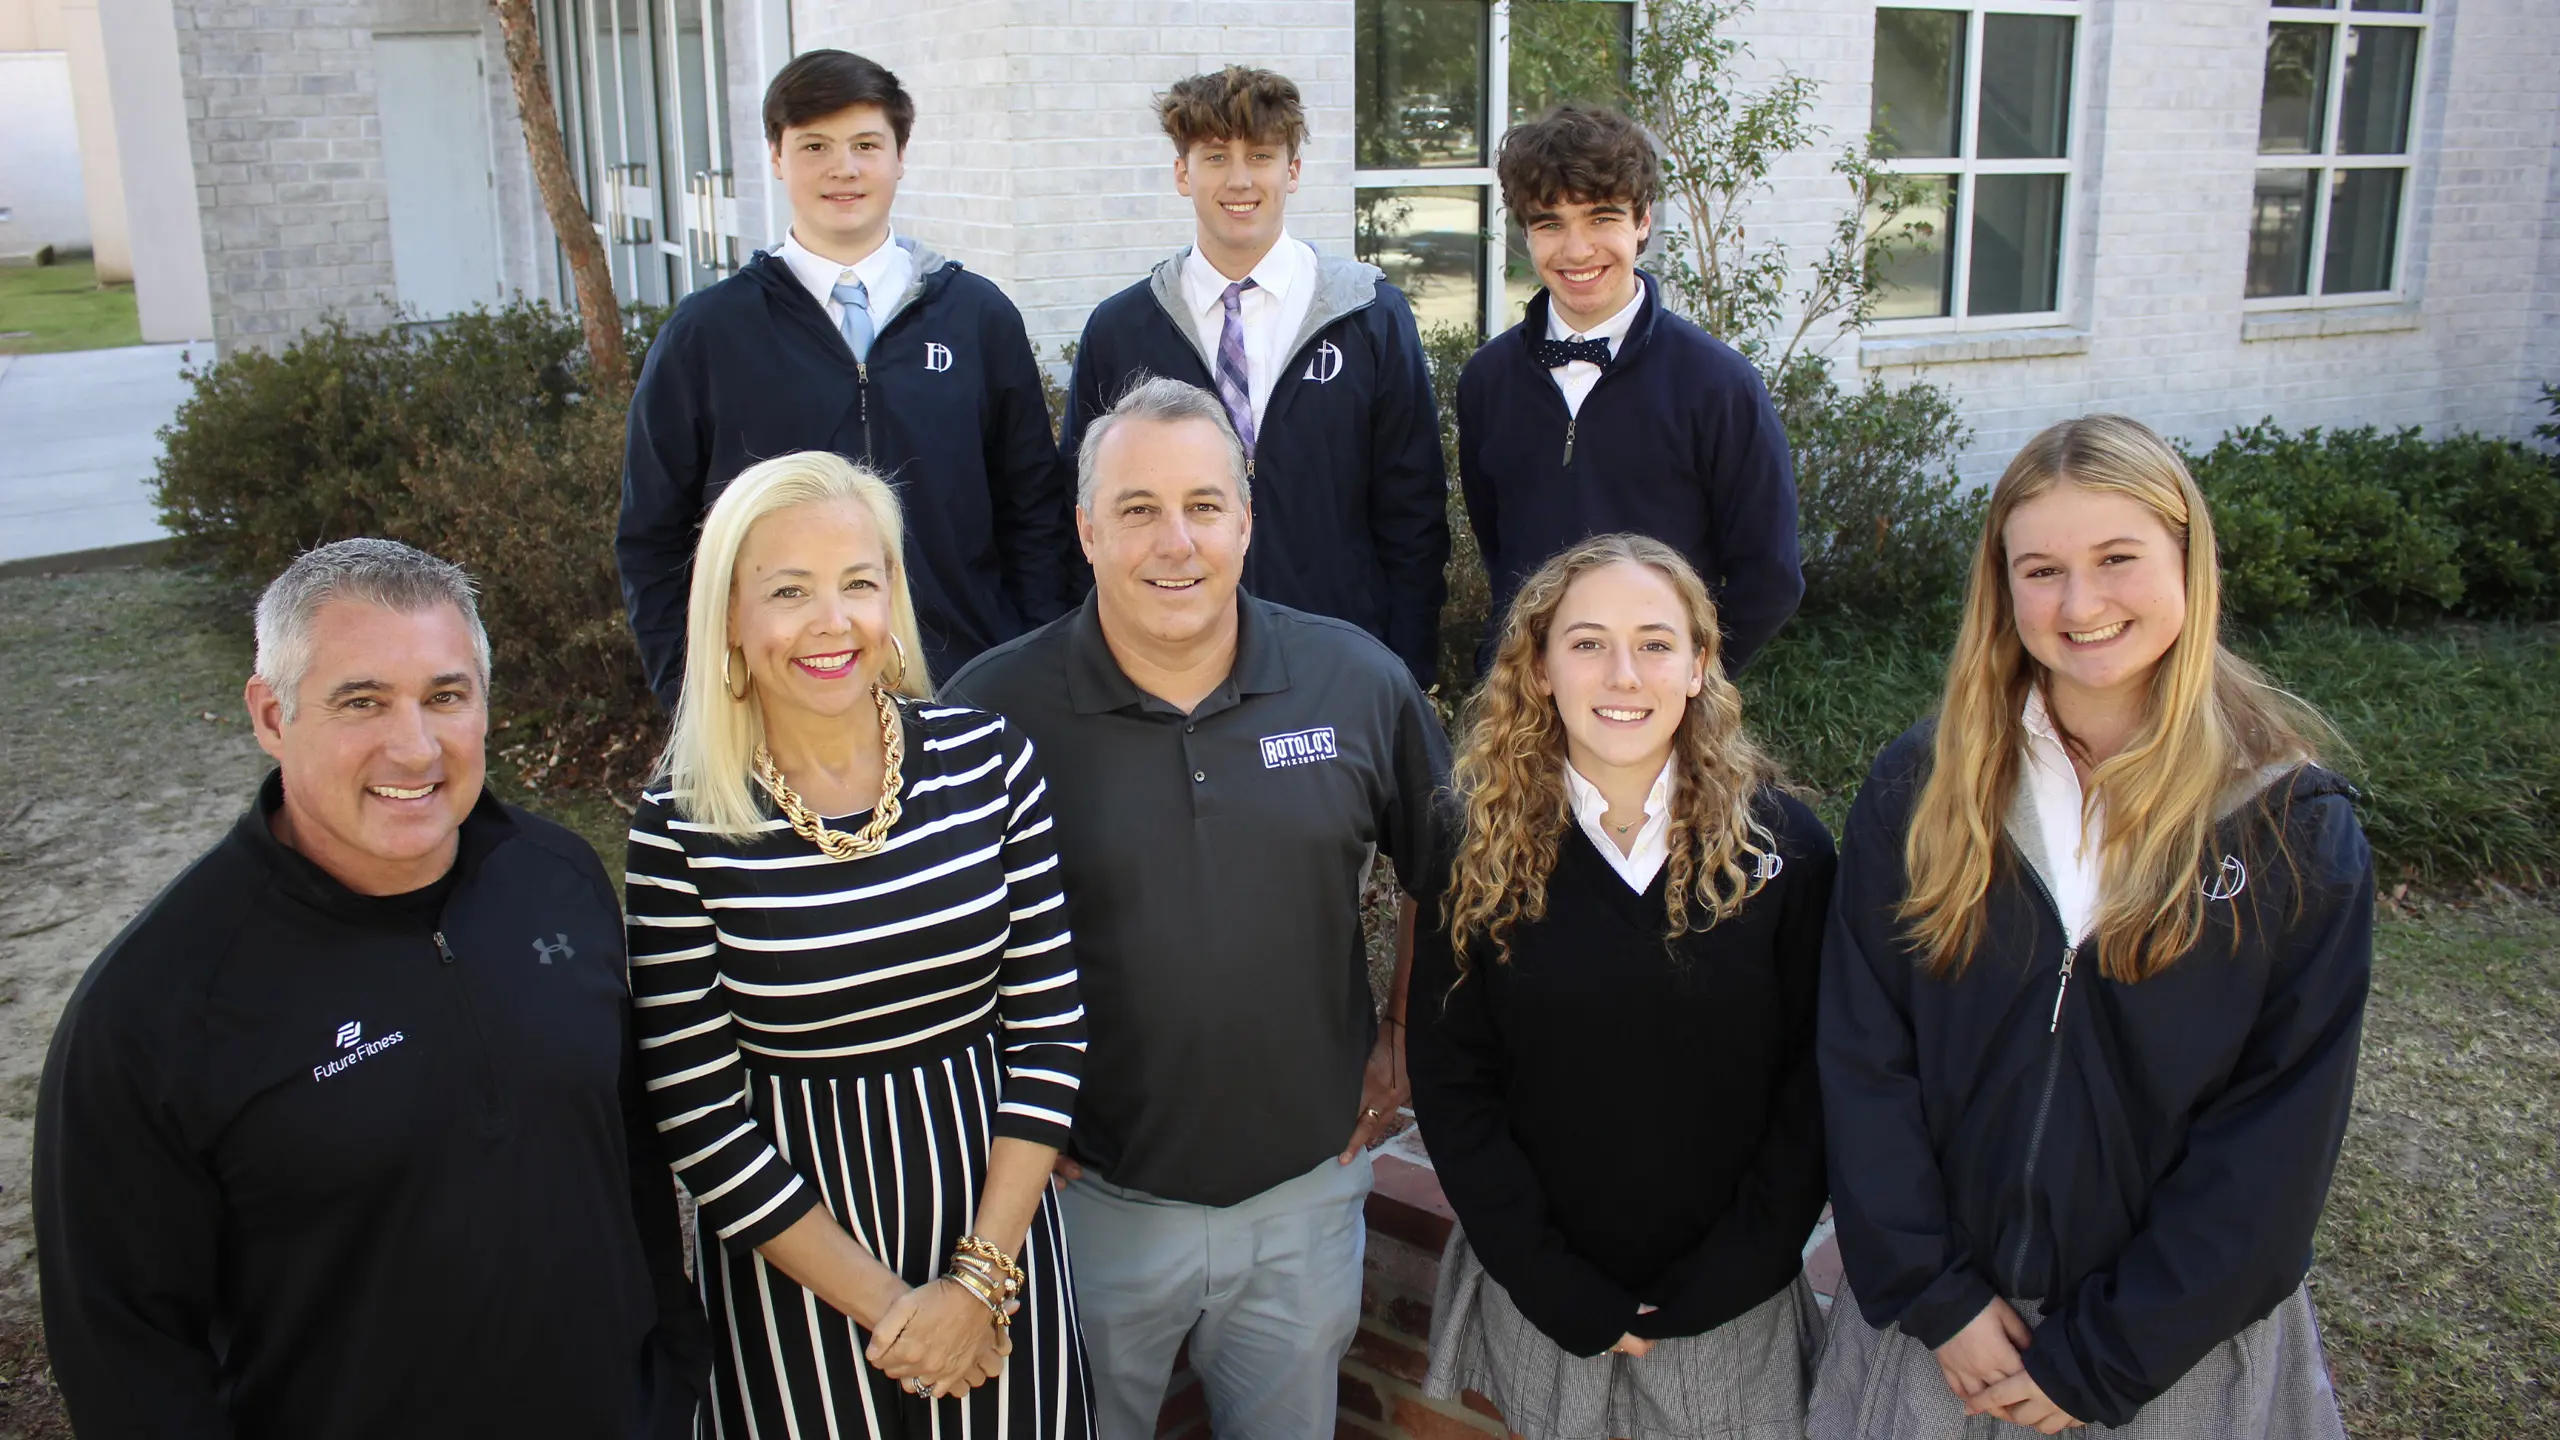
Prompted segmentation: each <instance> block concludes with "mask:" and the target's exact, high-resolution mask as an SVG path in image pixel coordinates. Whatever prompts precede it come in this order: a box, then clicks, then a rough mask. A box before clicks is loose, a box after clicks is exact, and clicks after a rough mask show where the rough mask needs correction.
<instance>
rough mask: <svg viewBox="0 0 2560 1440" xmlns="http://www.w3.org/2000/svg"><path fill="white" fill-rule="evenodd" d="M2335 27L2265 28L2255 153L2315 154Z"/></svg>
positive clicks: (2326, 108) (2325, 103) (2325, 111)
mask: <svg viewBox="0 0 2560 1440" xmlns="http://www.w3.org/2000/svg"><path fill="white" fill-rule="evenodd" d="M2337 33H2338V28H2337V27H2336V26H2334V25H2270V26H2268V27H2267V89H2266V95H2265V97H2264V98H2263V99H2262V100H2261V101H2260V102H2259V106H2258V153H2259V154H2261V155H2317V154H2319V153H2320V128H2321V125H2322V124H2323V122H2324V121H2325V119H2326V117H2327V116H2328V113H2329V41H2330V38H2331V37H2332V36H2334V35H2336V34H2337Z"/></svg>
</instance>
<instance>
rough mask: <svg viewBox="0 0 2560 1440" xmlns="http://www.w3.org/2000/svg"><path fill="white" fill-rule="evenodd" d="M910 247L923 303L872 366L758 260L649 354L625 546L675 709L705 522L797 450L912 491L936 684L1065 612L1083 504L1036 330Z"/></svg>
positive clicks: (651, 663) (895, 329) (671, 328)
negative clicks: (750, 475)
mask: <svg viewBox="0 0 2560 1440" xmlns="http://www.w3.org/2000/svg"><path fill="white" fill-rule="evenodd" d="M897 243H898V244H901V245H904V246H906V247H907V248H908V249H909V250H911V251H913V252H914V255H915V267H916V274H917V282H916V289H915V290H914V291H912V292H910V296H909V298H908V300H907V302H906V303H905V304H904V305H902V306H900V307H899V308H898V310H897V312H896V313H895V314H893V315H891V316H890V317H889V323H888V324H887V325H885V326H883V327H882V328H881V331H880V334H879V336H878V338H876V339H875V340H873V342H872V345H871V354H870V357H869V359H868V360H867V361H866V362H865V363H863V364H860V365H857V364H855V363H854V359H853V352H852V351H851V350H849V349H847V348H846V346H845V343H844V335H843V333H842V332H840V331H839V330H837V329H836V327H835V326H834V325H833V324H831V323H830V322H829V321H828V319H827V312H826V309H825V307H823V306H821V305H820V304H819V303H818V302H817V300H816V299H814V298H813V297H811V295H810V294H809V292H808V291H807V290H804V289H802V288H801V286H800V282H799V280H798V278H797V277H795V276H794V275H793V274H792V273H791V267H790V266H788V265H786V264H784V263H783V262H782V260H781V258H780V257H778V256H775V255H771V254H767V253H764V252H761V251H760V252H758V253H757V255H756V257H755V258H754V259H753V260H751V261H749V262H748V263H747V265H746V268H744V269H742V270H740V271H739V272H738V273H737V274H735V275H732V276H730V277H729V278H728V279H726V280H723V281H721V282H720V283H719V284H717V285H713V286H711V287H710V288H709V289H706V290H700V291H697V292H695V293H694V294H692V295H689V296H687V297H686V298H685V300H684V302H683V303H682V304H680V305H678V306H677V307H676V312H675V314H673V315H671V316H669V317H667V323H666V326H665V328H663V329H661V330H660V331H659V332H658V338H657V340H656V341H655V342H654V343H652V344H651V345H650V347H649V359H648V363H647V364H646V365H644V366H643V367H642V368H641V371H640V384H639V388H638V390H637V391H636V392H635V393H634V394H633V396H632V397H631V425H630V432H629V436H628V438H627V440H626V442H625V445H624V452H623V473H622V521H621V526H620V528H619V530H618V531H617V532H616V534H615V537H614V546H613V550H614V558H615V559H616V560H617V561H618V562H620V565H621V568H622V594H623V599H624V603H625V605H626V606H627V608H628V609H629V612H630V615H631V630H632V633H633V634H634V635H635V636H636V637H638V639H639V642H640V655H641V658H642V659H643V660H644V661H645V662H647V665H648V671H649V686H650V688H651V689H653V690H655V691H656V692H657V693H658V699H659V700H660V701H661V702H662V703H664V704H665V705H666V706H667V707H668V708H669V709H670V710H672V709H673V708H674V707H675V698H676V691H677V689H678V687H679V686H680V685H681V684H682V683H683V677H684V629H685V603H686V596H687V594H688V592H689V590H690V588H691V586H692V583H693V547H694V542H695V541H696V539H697V538H698V537H699V534H700V531H701V525H702V517H703V515H704V514H705V513H706V512H708V511H709V510H710V508H711V503H712V502H713V501H714V500H717V499H718V498H719V497H720V492H721V491H722V490H723V489H726V488H727V487H728V484H729V482H730V481H731V480H733V479H735V478H737V475H738V472H739V471H741V470H744V469H746V468H747V467H748V466H750V465H753V464H755V463H756V462H757V461H759V460H769V459H771V458H773V457H774V456H776V455H785V454H789V453H791V452H793V451H795V450H832V451H834V452H835V453H837V454H839V455H843V456H846V457H848V458H850V459H853V460H856V461H859V462H862V463H864V464H867V465H869V466H871V467H872V468H873V469H875V470H878V471H879V472H880V473H881V474H883V475H885V476H887V477H888V478H889V479H890V480H891V481H892V482H894V483H895V484H896V485H897V487H898V498H899V500H900V502H901V503H902V504H903V505H904V507H905V511H906V529H907V535H906V558H907V585H908V588H909V589H910V591H911V592H912V593H913V594H914V596H915V605H916V623H917V627H918V628H919V629H920V630H921V631H922V632H923V635H924V646H925V655H924V658H925V660H926V661H927V662H929V663H930V664H931V665H932V667H933V673H934V674H935V675H936V676H942V675H948V674H951V673H952V672H953V671H955V670H957V669H959V668H960V666H961V665H963V664H965V663H967V662H968V660H969V659H970V658H971V657H972V656H975V655H976V654H977V653H978V652H979V651H981V650H984V649H986V648H987V647H988V646H990V645H993V644H996V643H997V642H999V641H1004V640H1010V639H1012V638H1013V637H1014V636H1016V635H1019V634H1021V633H1023V632H1024V631H1026V630H1029V629H1031V628H1032V627H1034V626H1036V625H1040V624H1043V623H1045V622H1047V621H1049V620H1051V619H1053V618H1055V617H1057V616H1058V615H1061V614H1064V613H1065V612H1066V610H1067V608H1068V604H1069V597H1068V594H1067V585H1068V569H1067V566H1068V562H1070V561H1071V560H1074V559H1076V558H1077V547H1076V538H1075V530H1074V527H1073V523H1072V520H1071V519H1070V515H1071V512H1070V510H1069V509H1068V507H1069V505H1070V504H1071V503H1072V501H1071V499H1070V496H1069V493H1068V486H1067V484H1066V480H1065V477H1063V476H1061V475H1060V474H1059V473H1058V470H1057V453H1056V451H1055V450H1054V449H1053V448H1052V446H1051V444H1050V439H1049V409H1048V402H1047V400H1046V398H1045V397H1044V396H1043V394H1042V392H1041V387H1040V371H1039V367H1038V366H1037V365H1036V364H1035V363H1034V362H1033V360H1032V357H1031V342H1030V341H1029V339H1028V338H1026V337H1025V335H1024V333H1023V329H1022V316H1021V314H1020V313H1019V312H1018V311H1016V310H1015V309H1014V308H1013V302H1012V301H1010V300H1007V299H1006V298H1005V297H1004V292H1002V291H1000V290H998V289H997V288H996V287H995V285H994V284H993V283H992V282H990V281H988V280H986V279H984V278H982V277H980V276H977V275H972V274H970V273H969V272H967V271H965V270H963V269H961V268H960V266H959V264H958V263H957V262H955V261H951V260H947V259H944V258H943V257H942V256H941V255H939V254H936V253H935V252H934V251H933V250H932V249H930V248H928V247H926V246H923V245H919V244H917V243H916V242H915V241H913V240H909V239H904V238H901V239H900V240H899V241H898V242H897Z"/></svg>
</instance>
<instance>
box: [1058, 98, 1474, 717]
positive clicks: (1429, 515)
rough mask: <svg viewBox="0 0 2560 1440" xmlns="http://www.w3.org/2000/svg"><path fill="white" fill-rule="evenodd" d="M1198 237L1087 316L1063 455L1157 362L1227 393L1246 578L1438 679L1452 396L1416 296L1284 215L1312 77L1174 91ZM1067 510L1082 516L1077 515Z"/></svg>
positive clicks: (1178, 151) (1177, 156) (1168, 120)
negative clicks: (1434, 376)
mask: <svg viewBox="0 0 2560 1440" xmlns="http://www.w3.org/2000/svg"><path fill="white" fill-rule="evenodd" d="M1156 114H1157V118H1158V119H1159V120H1160V121H1161V122H1162V123H1163V125H1164V132H1165V134H1166V135H1167V136H1169V137H1171V139H1172V140H1173V148H1174V160H1173V183H1174V188H1175V189H1177V190H1179V191H1181V192H1182V194H1183V195H1184V196H1186V197H1188V198H1189V199H1190V201H1191V208H1192V211H1193V213H1194V214H1195V215H1196V216H1197V217H1198V225H1197V229H1196V231H1195V236H1194V241H1193V243H1192V244H1191V245H1190V246H1189V247H1187V248H1185V249H1184V250H1182V251H1181V252H1180V253H1178V254H1175V255H1173V256H1171V257H1169V258H1167V259H1166V260H1164V261H1163V262H1162V263H1160V264H1158V265H1157V266H1156V267H1155V270H1154V272H1153V273H1152V274H1150V275H1149V276H1148V277H1147V278H1146V279H1144V280H1141V281H1139V282H1138V283H1137V284H1135V285H1132V286H1130V287H1129V288H1128V289H1126V290H1123V291H1121V292H1120V293H1119V294H1117V295H1114V296H1112V297H1111V298H1110V299H1108V300H1105V301H1103V302H1102V304H1101V305H1100V306H1099V307H1097V308H1096V309H1095V310H1094V312H1093V315H1092V317H1091V318H1090V319H1088V320H1086V321H1085V327H1084V338H1083V339H1082V340H1081V341H1079V342H1078V344H1077V347H1076V361H1075V370H1074V374H1073V375H1072V376H1071V377H1069V380H1068V387H1067V414H1066V420H1065V422H1064V423H1063V425H1062V426H1061V427H1060V429H1061V432H1062V433H1061V434H1060V436H1059V453H1060V454H1061V455H1062V456H1063V457H1065V458H1064V461H1063V466H1062V468H1064V469H1065V470H1066V471H1068V472H1069V473H1072V472H1073V470H1074V467H1075V458H1074V457H1075V454H1076V447H1077V446H1078V445H1079V444H1080V443H1081V442H1082V441H1083V438H1084V428H1085V426H1086V425H1087V424H1088V423H1089V422H1091V421H1092V420H1093V419H1094V418H1095V417H1096V416H1099V415H1103V414H1106V413H1108V412H1109V411H1110V409H1111V406H1112V403H1113V402H1114V401H1116V400H1118V399H1119V398H1120V396H1121V394H1122V393H1123V392H1124V391H1126V390H1127V389H1128V388H1129V386H1130V384H1131V383H1132V382H1133V381H1134V380H1135V379H1137V378H1138V377H1139V376H1141V375H1165V376H1170V377H1172V378H1174V379H1177V380H1185V381H1188V382H1190V383H1191V384H1194V385H1197V386H1199V387H1201V388H1202V389H1204V390H1207V391H1209V392H1210V393H1212V394H1214V395H1216V396H1218V398H1219V399H1220V400H1221V401H1222V402H1224V404H1225V406H1226V409H1227V415H1228V418H1229V419H1230V420H1232V421H1233V422H1234V423H1235V428H1236V435H1237V438H1239V439H1241V440H1242V441H1243V442H1244V447H1245V457H1246V460H1245V463H1246V465H1247V467H1248V473H1250V474H1251V475H1252V477H1253V550H1252V553H1251V554H1249V555H1247V556H1246V557H1245V571H1244V583H1245V588H1246V589H1247V590H1249V591H1251V592H1252V593H1253V594H1254V595H1256V596H1258V597H1259V598H1261V599H1264V600H1275V601H1278V602H1279V603H1280V604H1283V605H1287V606H1291V607H1293V608H1295V609H1299V610H1311V611H1314V612H1315V613H1317V614H1319V615H1330V616H1333V617H1334V618H1335V619H1338V620H1348V621H1350V622H1351V623H1352V624H1354V625H1357V626H1359V627H1360V628H1361V629H1363V630H1366V631H1368V632H1369V633H1370V634H1372V635H1375V636H1377V637H1378V638H1379V639H1380V640H1382V641H1384V642H1386V645H1387V648H1389V649H1391V650H1393V651H1395V652H1396V655H1397V656H1398V657H1399V658H1400V659H1402V660H1403V661H1404V663H1405V667H1406V668H1407V669H1409V670H1411V671H1412V672H1413V677H1414V679H1415V680H1416V681H1418V682H1419V683H1420V684H1422V685H1423V686H1424V687H1426V688H1427V687H1429V685H1430V684H1431V680H1432V675H1433V672H1434V671H1435V670H1436V669H1437V668H1438V657H1439V650H1440V602H1441V600H1442V599H1443V598H1444V596H1445V595H1446V593H1447V584H1446V582H1445V581H1444V580H1443V578H1442V573H1441V572H1442V568H1443V567H1444V566H1445V565H1446V564H1447V563H1448V560H1449V520H1448V513H1449V512H1448V476H1447V472H1446V469H1445V467H1444V466H1443V464H1442V462H1441V459H1440V417H1439V408H1438V406H1437V404H1436V403H1435V402H1434V401H1433V399H1432V395H1431V372H1430V369H1429V367H1428V366H1426V365H1425V364H1424V362H1423V358H1422V340H1421V337H1420V335H1419V334H1417V333H1416V332H1415V330H1414V325H1413V309H1412V307H1411V306H1410V305H1408V304H1406V303H1405V298H1404V292H1402V291H1400V290H1398V289H1396V287H1394V286H1393V285H1390V284H1388V283H1387V281H1386V277H1385V275H1384V274H1383V273H1382V272H1380V271H1379V270H1378V268H1377V267H1376V266H1374V265H1366V264H1363V263H1361V262H1359V261H1357V260H1347V259H1344V258H1342V257H1340V256H1335V255H1318V254H1317V253H1316V252H1315V250H1314V249H1313V248H1312V247H1310V246H1309V245H1308V244H1307V243H1306V242H1305V241H1302V240H1299V239H1296V238H1295V237H1293V236H1291V235H1290V234H1289V233H1288V232H1287V231H1286V230H1285V229H1283V228H1282V218H1283V216H1282V212H1283V210H1284V208H1285V207H1286V205H1287V203H1288V197H1289V195H1290V194H1291V193H1292V192H1294V191H1295V190H1296V189H1297V188H1298V147H1299V145H1300V144H1301V143H1302V142H1303V141H1304V140H1305V139H1306V134H1307V122H1306V116H1305V113H1304V111H1303V110H1302V109H1301V107H1300V105H1299V101H1298V87H1297V86H1296V85H1294V84H1292V83H1291V82H1290V81H1289V80H1288V78H1287V77H1285V76H1281V75H1276V74H1273V73H1272V72H1271V71H1268V70H1255V69H1249V68H1247V67H1244V66H1241V65H1230V66H1228V67H1227V68H1226V69H1224V70H1221V71H1218V72H1216V73H1214V74H1209V75H1194V76H1192V77H1191V78H1189V79H1187V80H1183V81H1181V82H1179V83H1178V84H1176V85H1175V86H1174V87H1173V88H1172V89H1171V90H1169V91H1167V92H1166V93H1165V94H1164V95H1162V96H1160V97H1158V99H1157V102H1156ZM1060 513H1061V514H1064V513H1065V511H1064V510H1063V509H1062V510H1061V512H1060Z"/></svg>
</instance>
